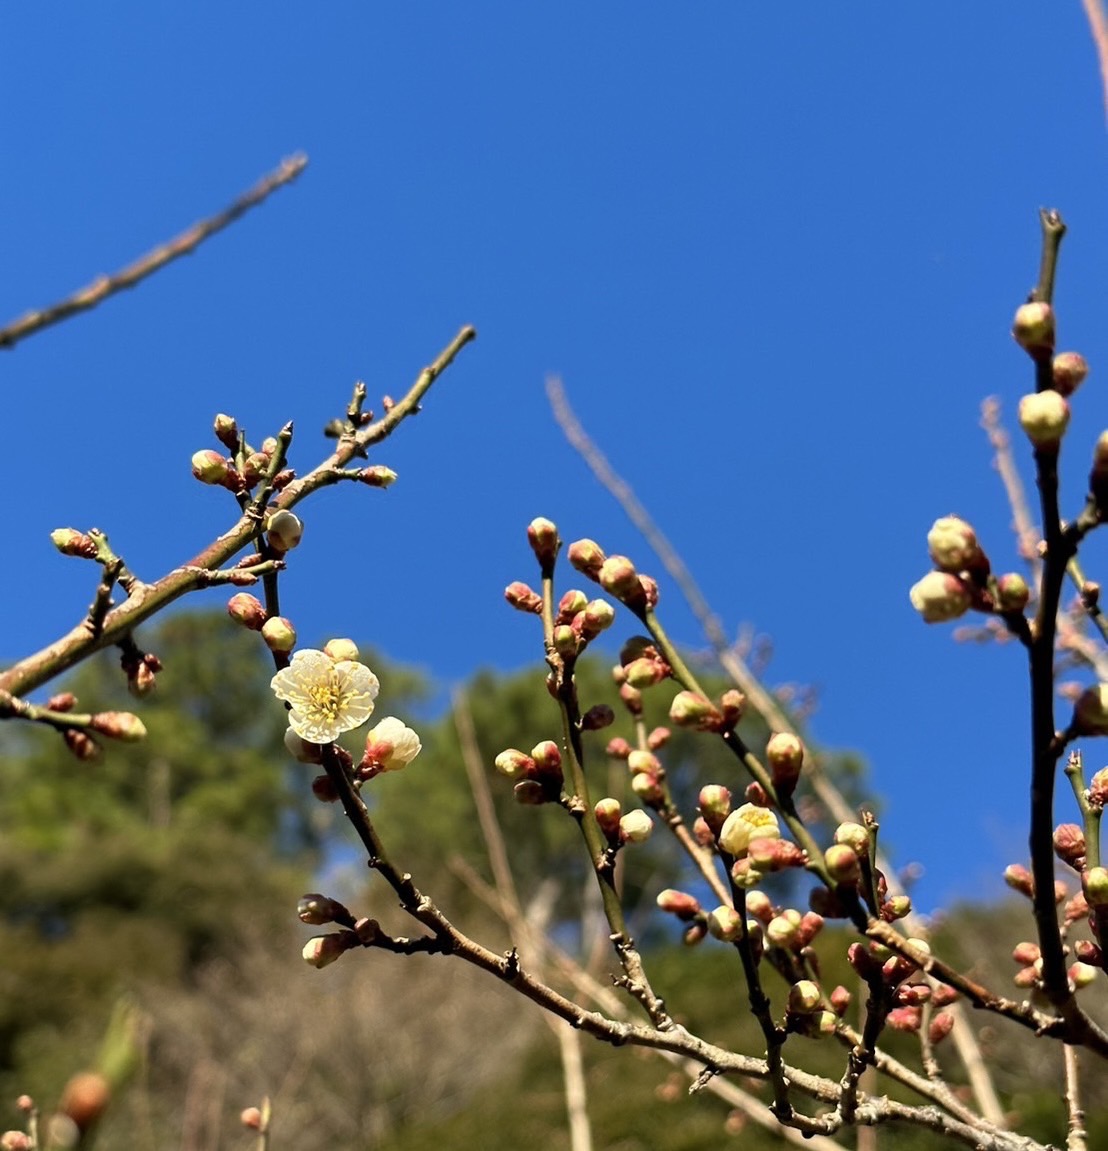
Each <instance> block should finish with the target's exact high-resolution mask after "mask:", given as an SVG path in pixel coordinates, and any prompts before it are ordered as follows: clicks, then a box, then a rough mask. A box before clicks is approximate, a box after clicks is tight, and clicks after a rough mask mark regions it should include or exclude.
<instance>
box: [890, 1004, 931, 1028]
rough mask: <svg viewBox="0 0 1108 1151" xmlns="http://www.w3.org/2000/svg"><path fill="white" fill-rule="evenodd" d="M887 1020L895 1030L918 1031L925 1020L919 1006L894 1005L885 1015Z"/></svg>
mask: <svg viewBox="0 0 1108 1151" xmlns="http://www.w3.org/2000/svg"><path fill="white" fill-rule="evenodd" d="M885 1022H886V1023H888V1025H889V1026H890V1027H891V1028H892V1029H893V1030H894V1031H918V1030H919V1029H920V1024H921V1023H922V1022H923V1012H922V1011H921V1010H920V1009H919V1008H918V1007H894V1008H893V1009H892V1011H890V1012H889V1014H888V1015H887V1016H886V1017H885Z"/></svg>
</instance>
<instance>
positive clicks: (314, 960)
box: [301, 931, 361, 967]
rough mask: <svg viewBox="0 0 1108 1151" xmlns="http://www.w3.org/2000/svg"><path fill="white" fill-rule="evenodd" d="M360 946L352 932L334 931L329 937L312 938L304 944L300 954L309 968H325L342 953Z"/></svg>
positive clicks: (317, 936)
mask: <svg viewBox="0 0 1108 1151" xmlns="http://www.w3.org/2000/svg"><path fill="white" fill-rule="evenodd" d="M360 945H361V941H360V940H359V939H358V937H357V936H356V935H355V934H354V932H353V931H334V932H332V933H331V934H330V935H315V936H313V937H312V938H311V939H309V940H308V942H307V943H305V944H304V948H303V951H302V952H301V954H302V955H303V956H304V962H305V963H307V964H308V965H309V966H310V967H326V966H327V965H328V964H331V963H334V962H335V960H336V959H338V957H339V956H340V955H342V953H343V952H344V951H349V950H350V949H351V948H353V947H359V946H360Z"/></svg>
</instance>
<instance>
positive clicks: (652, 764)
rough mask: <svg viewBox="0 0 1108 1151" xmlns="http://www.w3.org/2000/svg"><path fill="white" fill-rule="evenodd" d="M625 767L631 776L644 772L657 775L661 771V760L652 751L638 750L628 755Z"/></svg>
mask: <svg viewBox="0 0 1108 1151" xmlns="http://www.w3.org/2000/svg"><path fill="white" fill-rule="evenodd" d="M627 766H628V768H630V770H631V774H632V775H638V774H639V773H640V772H644V771H648V772H653V773H654V774H658V773H659V772H660V771H661V770H662V762H661V760H660V759H659V758H658V757H657V756H656V755H655V754H654V753H653V752H652V751H640V750H638V749H635V750H634V751H632V752H631V754H630V755H628V757H627Z"/></svg>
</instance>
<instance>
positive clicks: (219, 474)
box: [192, 450, 235, 487]
mask: <svg viewBox="0 0 1108 1151" xmlns="http://www.w3.org/2000/svg"><path fill="white" fill-rule="evenodd" d="M234 470H235V469H234V465H233V464H232V463H231V461H230V460H229V459H227V457H226V456H221V455H220V454H219V452H213V451H210V450H205V451H202V452H197V453H196V454H195V455H194V456H193V457H192V474H193V475H194V476H195V477H196V479H198V480H199V481H200V482H201V483H202V484H213V485H215V486H217V487H218V486H220V485H223V484H225V483H226V482H227V480H228V478H229V477H230V475H231V474H232V472H234Z"/></svg>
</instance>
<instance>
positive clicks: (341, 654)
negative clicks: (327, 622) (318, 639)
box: [323, 639, 358, 663]
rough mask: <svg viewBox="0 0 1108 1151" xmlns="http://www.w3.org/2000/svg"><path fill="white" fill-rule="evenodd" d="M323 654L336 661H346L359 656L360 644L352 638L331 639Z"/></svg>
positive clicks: (324, 647)
mask: <svg viewBox="0 0 1108 1151" xmlns="http://www.w3.org/2000/svg"><path fill="white" fill-rule="evenodd" d="M323 654H324V655H325V656H327V658H328V659H330V660H332V661H333V662H334V663H346V662H348V661H353V660H356V659H357V658H358V645H357V644H356V643H355V642H354V641H353V640H352V639H329V640H328V641H327V642H326V643H325V644H324V645H323Z"/></svg>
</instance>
